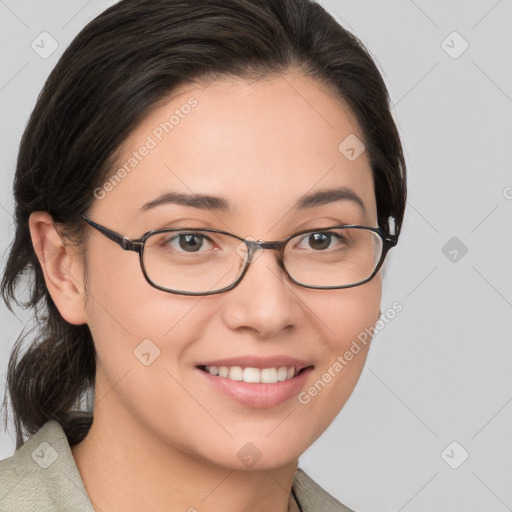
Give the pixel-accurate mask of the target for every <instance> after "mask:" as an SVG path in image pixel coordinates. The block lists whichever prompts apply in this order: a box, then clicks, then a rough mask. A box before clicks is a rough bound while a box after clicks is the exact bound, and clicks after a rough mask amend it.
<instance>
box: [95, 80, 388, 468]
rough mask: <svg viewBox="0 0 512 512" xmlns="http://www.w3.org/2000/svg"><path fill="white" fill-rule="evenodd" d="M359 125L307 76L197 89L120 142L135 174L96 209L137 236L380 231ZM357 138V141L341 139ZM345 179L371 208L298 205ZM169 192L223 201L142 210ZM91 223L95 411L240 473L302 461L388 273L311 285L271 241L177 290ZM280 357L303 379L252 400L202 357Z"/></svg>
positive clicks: (349, 367) (340, 397)
mask: <svg viewBox="0 0 512 512" xmlns="http://www.w3.org/2000/svg"><path fill="white" fill-rule="evenodd" d="M113 115H114V114H113ZM171 116H174V117H171ZM354 135H355V136H358V137H359V138H362V136H361V134H360V130H359V128H358V126H357V124H356V123H355V122H354V120H353V117H352V116H351V114H350V113H349V112H348V109H347V108H346V107H345V106H344V104H343V103H342V102H341V101H339V100H337V99H336V98H335V97H334V96H333V94H332V91H330V90H329V89H327V88H326V87H325V86H324V85H322V84H320V83H318V82H317V81H314V80H313V79H311V78H307V77H304V76H303V75H301V74H296V73H291V72H290V73H287V74H285V75H282V76H280V77H274V78H267V79H264V80H259V81H255V82H250V81H245V80H242V79H239V80H227V79H226V80H217V81H215V82H213V83H211V84H209V85H208V86H205V85H197V84H194V85H188V86H186V87H183V88H182V89H180V91H179V94H176V95H174V96H173V98H172V99H171V100H170V101H168V102H167V103H165V104H161V105H160V106H159V107H158V108H156V109H154V110H153V111H152V112H151V113H150V114H149V115H148V116H147V117H146V118H145V120H144V121H143V122H142V123H141V124H140V125H139V126H138V127H137V128H136V130H135V131H134V132H133V133H132V134H131V136H130V137H129V138H128V139H127V140H126V141H125V144H124V145H123V148H122V153H121V154H120V156H119V159H118V165H117V167H116V168H121V167H123V166H125V172H122V171H121V172H120V173H118V178H119V179H117V180H115V181H112V182H111V183H110V185H108V184H107V185H106V186H105V187H104V188H103V189H102V190H101V191H98V190H97V191H96V197H98V198H100V197H101V199H97V200H96V201H95V202H94V204H93V206H92V208H91V210H90V211H89V212H88V216H89V217H90V218H91V219H93V220H94V221H95V222H98V223H99V224H102V225H104V226H106V227H108V228H110V229H112V230H114V231H117V232H119V233H121V234H122V235H124V236H126V237H127V238H130V239H137V238H139V237H141V236H142V235H143V234H144V233H145V232H147V231H150V230H154V229H161V228H179V227H188V228H190V227H192V228H196V229H199V228H214V229H220V230H224V231H228V232H231V233H234V234H236V235H238V236H241V237H244V238H252V239H255V240H260V239H261V240H266V241H272V240H283V239H285V238H286V237H288V236H289V235H291V234H293V233H296V232H298V231H301V230H305V229H310V228H311V229H313V228H326V227H329V226H334V225H339V224H360V225H366V226H373V227H375V226H377V220H376V219H377V216H376V203H375V194H374V187H373V179H372V173H371V169H370V165H369V162H368V159H367V155H366V153H365V152H364V151H363V152H362V154H360V156H358V157H357V158H355V159H354V156H357V153H358V152H359V151H360V149H361V148H362V147H361V146H358V145H357V144H358V142H357V139H355V138H354ZM349 136H350V137H351V138H350V139H348V141H347V142H346V143H345V145H343V146H342V149H344V151H345V153H343V152H342V151H340V149H339V146H340V143H342V141H344V140H345V139H346V138H347V137H349ZM354 141H356V146H355V147H354V149H355V152H352V151H350V149H349V150H348V151H347V148H346V147H345V146H346V145H347V144H348V145H349V146H350V144H349V143H350V142H352V146H354ZM352 153H355V155H353V154H352ZM346 155H347V156H349V157H350V158H348V157H347V156H346ZM125 164H126V165H125ZM342 187H343V188H345V189H349V190H350V191H352V192H353V193H354V194H357V196H359V198H360V199H361V201H362V203H363V205H364V211H363V209H362V208H361V206H360V205H358V204H357V202H356V201H354V200H351V199H347V198H345V199H336V198H335V197H334V196H333V197H331V198H330V200H328V201H327V202H325V204H324V202H322V201H317V202H316V203H315V202H313V204H311V202H310V204H309V206H308V205H306V207H302V208H298V207H297V206H296V205H297V202H298V201H299V200H300V199H301V198H303V196H304V195H306V194H314V193H315V192H318V191H325V190H328V189H340V188H342ZM163 194H179V195H180V196H181V199H183V196H189V195H206V196H212V197H215V198H219V199H221V200H222V201H223V202H224V203H225V206H226V207H225V208H220V207H219V205H220V201H218V202H217V201H210V202H209V203H205V204H203V205H201V204H194V205H191V204H184V203H185V202H186V201H185V202H184V201H178V202H172V201H169V202H160V203H159V204H157V205H153V206H152V207H145V208H144V205H145V204H146V203H150V202H152V201H154V200H155V199H157V198H159V197H160V196H162V195H163ZM175 197H176V196H175ZM179 203H181V204H179ZM196 203H197V201H196ZM88 229H90V237H89V240H88V242H87V243H88V246H87V268H88V282H87V294H88V297H87V301H86V315H87V323H88V325H89V327H90V329H91V332H92V335H93V338H94V343H95V346H96V350H97V385H96V401H97V403H96V405H95V418H96V419H98V420H99V421H101V417H107V416H109V417H111V418H116V421H118V422H119V423H120V424H122V425H124V426H125V427H126V428H128V429H132V431H135V429H137V431H138V432H144V433H145V434H148V435H149V436H150V437H151V438H152V439H157V440H158V442H160V443H161V445H162V449H163V450H165V449H167V448H168V449H169V450H171V449H173V450H174V449H176V448H178V449H180V450H182V451H185V452H186V453H189V454H192V455H193V456H194V457H198V458H200V459H203V460H208V461H210V462H213V463H215V464H218V465H221V466H224V467H229V468H241V469H243V468H246V467H250V466H252V464H253V463H254V462H255V461H257V465H256V466H255V467H258V468H266V469H268V468H273V467H278V466H281V465H284V464H285V463H288V462H290V461H292V460H296V459H297V458H298V457H299V455H300V454H301V453H302V452H304V451H305V450H306V449H307V448H308V447H309V446H310V445H311V444H312V443H313V441H314V440H315V439H316V438H317V437H318V436H319V435H320V434H321V433H322V432H323V431H324V430H325V429H326V428H327V427H328V425H329V424H330V423H331V422H332V420H333V419H334V418H335V416H336V415H337V414H338V412H339V411H340V409H341V408H342V407H343V405H344V404H345V402H346V400H347V398H348V397H349V396H350V394H351V392H352V390H353V389H354V386H355V385H356V382H357V380H358V377H359V375H360V373H361V371H362V368H363V364H364V361H365V359H366V355H367V350H368V344H366V345H364V344H361V343H360V342H358V346H359V351H357V352H356V350H354V349H352V351H351V353H352V357H351V358H350V356H348V357H346V356H345V354H346V352H347V351H349V352H350V349H351V347H354V345H353V342H354V340H357V336H358V335H359V334H360V333H361V332H363V331H364V330H365V328H368V327H370V326H372V325H374V323H375V321H376V320H377V318H378V315H379V309H380V298H381V285H382V282H381V276H380V273H379V274H378V275H377V276H376V277H375V278H374V279H373V280H371V281H370V282H368V283H366V284H364V285H361V286H357V287H354V288H348V289H338V290H313V289H306V288H302V287H299V286H297V285H295V284H293V283H292V282H290V281H289V280H288V279H287V277H286V276H285V275H284V274H283V272H282V270H281V268H280V266H279V264H278V262H277V258H276V251H274V250H264V251H263V252H261V253H259V254H258V257H257V258H255V260H254V261H253V263H252V264H251V265H250V267H249V269H248V271H247V273H246V275H245V277H244V278H243V280H242V281H241V283H240V284H239V285H238V286H236V287H235V288H234V289H232V290H230V291H228V292H226V293H221V294H217V295H211V296H202V297H194V296H183V295H176V294H171V293H166V292H164V291H160V290H158V289H156V288H154V287H152V286H150V285H149V284H148V282H147V281H146V280H145V278H144V276H143V274H142V272H141V269H140V265H139V259H138V255H137V254H136V253H135V252H130V251H123V250H122V249H121V248H120V247H119V246H118V245H116V244H115V243H113V242H112V241H110V240H108V239H107V238H106V237H105V236H103V235H102V234H100V233H99V232H97V231H96V230H93V229H92V228H88ZM286 357H289V358H295V359H296V360H300V361H301V362H302V363H299V362H296V364H297V365H298V366H300V367H302V366H309V367H310V368H309V370H307V371H306V372H304V373H303V374H301V375H299V376H298V377H295V379H300V381H297V382H299V385H298V386H297V385H296V384H295V382H296V381H293V382H292V383H291V384H290V382H288V381H287V382H286V383H284V382H283V383H280V384H279V383H278V384H266V385H265V386H266V391H261V393H260V395H259V396H258V393H256V396H253V397H252V398H247V396H246V394H245V393H246V390H244V389H240V387H239V388H237V387H236V386H240V382H239V381H234V380H229V379H228V380H226V378H223V380H222V382H223V383H225V384H226V386H217V384H218V383H219V382H220V380H219V379H221V377H214V376H210V375H209V374H207V373H206V372H205V371H204V370H203V369H200V368H198V366H199V365H205V364H208V363H212V362H219V361H221V360H224V359H228V358H229V359H231V361H228V362H229V363H230V364H229V365H228V366H237V364H236V363H237V361H238V360H241V359H242V358H246V360H245V361H241V363H242V364H240V366H242V367H243V366H261V367H264V368H266V367H273V366H277V367H280V366H283V365H284V366H288V364H287V362H286V361H285V360H283V359H282V358H286ZM247 358H255V359H254V362H252V363H251V361H250V360H249V361H248V360H247ZM259 358H266V359H268V360H267V361H263V360H260V359H259ZM277 358H281V361H277ZM274 359H276V361H275V362H276V364H272V363H273V362H274V361H273V360H274ZM349 359H350V360H349ZM248 362H249V363H251V364H247V363H248ZM336 363H338V364H336ZM340 366H341V368H340ZM311 367H312V368H311ZM271 373H272V371H270V372H269V374H271ZM292 380H293V379H292ZM315 383H316V387H315ZM242 386H244V385H243V384H242ZM247 386H253V388H251V389H252V390H254V389H256V387H258V386H260V387H262V385H259V384H254V383H252V384H245V387H246V388H247ZM254 386H256V387H254ZM272 386H275V387H274V388H272ZM277 386H280V387H283V388H284V387H288V388H289V393H288V395H280V392H276V390H278V387H277ZM222 389H225V390H224V391H223V390H222ZM311 389H313V390H312V391H311ZM230 390H231V391H230ZM275 395H277V396H275ZM95 421H96V420H95ZM110 421H111V420H110ZM249 443H250V444H249ZM166 447H167V448H166ZM247 457H248V458H247ZM251 457H252V458H251ZM258 459H259V460H258Z"/></svg>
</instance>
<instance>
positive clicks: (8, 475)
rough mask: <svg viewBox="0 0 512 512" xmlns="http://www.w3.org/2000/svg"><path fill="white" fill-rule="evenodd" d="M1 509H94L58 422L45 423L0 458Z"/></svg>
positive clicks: (81, 511) (40, 511)
mask: <svg viewBox="0 0 512 512" xmlns="http://www.w3.org/2000/svg"><path fill="white" fill-rule="evenodd" d="M0 482H2V485H1V486H0V489H1V490H0V511H1V512H14V511H20V510H23V511H24V512H36V511H37V512H60V511H64V510H73V511H76V512H94V509H93V508H92V505H91V503H90V501H89V498H88V496H87V493H86V491H85V487H84V485H83V482H82V479H81V477H80V473H79V472H78V468H77V466H76V464H75V460H74V458H73V455H72V453H71V449H70V446H69V443H68V440H67V438H66V435H65V433H64V430H63V429H62V427H61V425H60V424H59V423H58V422H56V421H54V420H50V421H48V422H47V423H45V424H44V425H43V426H42V427H41V428H40V429H39V430H38V431H37V432H36V433H35V434H34V435H33V436H32V437H31V438H30V439H29V440H28V441H27V442H26V443H25V444H24V445H23V446H21V447H20V448H18V449H17V450H16V451H15V452H14V454H13V455H12V456H11V457H8V458H7V459H4V460H2V461H0Z"/></svg>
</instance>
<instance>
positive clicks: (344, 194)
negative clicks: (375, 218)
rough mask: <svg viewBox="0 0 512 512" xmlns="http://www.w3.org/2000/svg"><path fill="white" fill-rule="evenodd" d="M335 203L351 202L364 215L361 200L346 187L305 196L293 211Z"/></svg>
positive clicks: (318, 191) (319, 191) (364, 210)
mask: <svg viewBox="0 0 512 512" xmlns="http://www.w3.org/2000/svg"><path fill="white" fill-rule="evenodd" d="M336 201H352V202H353V203H355V204H357V205H358V206H359V207H360V208H361V210H362V212H363V213H366V208H365V206H364V203H363V200H362V199H361V198H360V197H359V196H358V195H357V194H356V193H355V192H354V191H353V190H352V189H350V188H347V187H341V188H329V189H324V190H317V191H315V192H312V193H309V194H305V195H303V196H302V197H301V198H300V199H299V200H298V201H297V203H296V204H295V209H297V210H302V209H305V208H314V207H315V206H323V205H325V204H329V203H334V202H336Z"/></svg>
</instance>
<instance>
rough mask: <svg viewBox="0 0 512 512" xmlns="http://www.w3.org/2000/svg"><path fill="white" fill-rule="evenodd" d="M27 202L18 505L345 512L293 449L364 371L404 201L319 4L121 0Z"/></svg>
mask: <svg viewBox="0 0 512 512" xmlns="http://www.w3.org/2000/svg"><path fill="white" fill-rule="evenodd" d="M14 196H15V201H16V222H17V227H16V229H17V230H16V235H15V240H14V242H13V245H12V247H11V251H10V255H9V258H8V261H7V265H6V268H5V273H4V276H3V282H2V291H3V295H4V298H5V300H6V302H7V303H8V304H12V303H13V302H15V301H16V294H17V292H18V290H19V289H20V288H21V284H20V282H19V278H20V276H21V274H22V273H23V272H29V273H30V275H32V277H33V280H32V282H31V286H32V288H31V296H30V301H29V303H28V304H27V306H28V307H30V308H32V309H33V310H34V313H35V315H36V319H37V329H36V330H35V333H34V337H33V340H31V344H30V346H29V348H28V350H27V351H26V352H24V353H23V354H22V353H21V352H20V348H21V342H22V341H23V340H18V343H17V344H16V346H15V348H14V350H13V353H12V355H11V359H10V363H9V372H8V390H9V394H10V400H11V404H12V409H13V413H14V421H15V425H16V429H17V450H16V452H15V454H14V455H13V456H12V457H10V458H8V459H6V460H4V461H2V462H1V463H0V471H1V472H0V475H1V478H2V488H3V489H5V490H6V491H3V494H2V495H1V498H0V500H1V501H0V504H1V505H2V507H3V508H2V510H6V511H10V510H84V511H85V510H87V511H89V512H91V511H93V510H97V511H100V510H101V511H107V510H108V511H109V512H110V511H116V510H123V511H129V510H168V511H169V510H170V511H178V510H189V511H192V510H198V511H201V512H202V511H210V510H211V511H213V510H224V511H238V512H240V511H254V510H272V511H276V512H281V511H285V510H302V511H313V510H315V511H319V510H325V511H334V510H349V509H348V508H347V507H345V506H343V505H342V504H341V503H339V502H338V501H337V500H335V499H334V498H333V497H332V496H330V495H329V494H328V493H326V492H325V491H323V490H322V489H321V488H320V487H319V486H318V485H317V484H316V483H315V482H314V481H313V480H312V479H311V478H309V477H308V476H307V475H306V474H305V473H304V472H303V471H302V470H301V469H300V468H298V458H299V456H300V455H301V454H302V453H303V452H304V451H305V450H306V449H307V448H308V447H309V446H310V445H311V444H312V443H313V442H314V441H315V440H316V439H317V438H318V437H319V436H320V435H321V434H322V432H323V431H324V430H325V429H326V428H327V427H328V426H329V424H330V423H331V422H332V421H333V419H334V418H335V417H336V415H337V414H338V413H339V411H340V410H341V408H342V407H343V405H344V404H345V402H346V401H347V399H348V397H349V396H350V394H351V393H352V391H353V389H354V387H355V385H356V383H357V380H358V378H359V375H360V373H361V371H362V368H363V365H364V362H365V359H366V356H367V353H368V349H369V342H365V343H364V344H360V346H359V347H358V348H359V350H358V351H357V352H356V351H353V355H352V357H350V358H345V357H343V355H344V354H346V353H347V352H350V349H351V347H353V346H354V341H355V340H357V339H358V335H359V334H360V333H361V332H367V331H368V329H369V328H371V327H372V326H373V325H374V324H375V322H376V321H377V319H378V317H379V312H380V299H381V292H382V272H381V267H382V264H383V262H384V260H385V257H386V253H387V251H388V250H389V249H390V248H392V247H393V246H394V245H395V244H396V242H397V240H398V235H399V233H400V227H401V224H402V219H403V214H404V208H405V198H406V186H405V164H404V159H403V154H402V149H401V145H400V140H399V137H398V134H397V130H396V127H395V124H394V122H393V120H392V117H391V115H390V111H389V104H388V96H387V91H386V88H385V85H384V83H383V81H382V78H381V76H380V74H379V72H378V70H377V68H376V66H375V65H374V63H373V62H372V60H371V58H370V57H369V55H368V54H367V52H366V51H365V49H364V48H363V46H362V45H361V43H360V42H359V41H358V40H357V39H356V38H355V37H354V36H353V35H351V34H350V33H348V32H347V31H346V30H344V29H343V28H342V27H340V26H339V25H338V24H337V23H336V21H335V20H334V19H333V18H332V17H331V16H330V15H329V14H328V13H326V12H325V10H324V9H323V8H322V7H320V6H319V5H317V4H315V3H312V2H310V1H308V0H293V1H290V0H286V1H284V0H280V1H278V0H257V1H250V2H249V1H246V0H213V1H203V0H202V1H197V0H196V1H192V0H189V1H180V2H178V1H173V0H161V1H155V0H151V1H150V0H147V1H140V0H123V1H121V2H120V3H118V4H117V5H115V6H113V7H111V8H110V9H108V10H107V11H105V12H104V13H103V14H101V15H100V16H99V17H97V18H96V19H95V20H93V21H92V22H91V23H90V24H89V25H88V26H86V27H85V28H84V29H83V30H82V32H81V33H80V34H79V35H78V36H77V37H76V38H75V40H74V41H73V42H72V44H71V45H70V46H69V48H68V49H67V50H66V51H65V52H64V54H63V56H62V57H61V59H60V61H59V62H58V64H57V66H56V67H55V69H54V70H53V72H52V73H51V75H50V77H49V78H48V80H47V82H46V84H45V86H44V89H43V91H42V94H41V95H40V97H39V99H38V102H37V105H36V107H35V109H34V111H33V113H32V116H31V118H30V121H29V123H28V125H27V127H26V130H25V134H24V136H23V140H22V142H21V146H20V151H19V158H18V164H17V170H16V178H15V184H14ZM347 226H348V227H347ZM365 330H366V331H365ZM89 391H92V394H90V393H89ZM91 397H93V398H94V404H93V407H90V408H89V407H87V405H84V403H83V402H84V401H87V399H88V398H91ZM91 399H92V398H91ZM91 409H92V410H91ZM92 413H94V414H92ZM93 417H94V421H93ZM24 436H31V437H30V440H29V441H28V442H26V444H24V445H23V442H24V440H25V439H24ZM22 445H23V446H22ZM0 508H1V507H0Z"/></svg>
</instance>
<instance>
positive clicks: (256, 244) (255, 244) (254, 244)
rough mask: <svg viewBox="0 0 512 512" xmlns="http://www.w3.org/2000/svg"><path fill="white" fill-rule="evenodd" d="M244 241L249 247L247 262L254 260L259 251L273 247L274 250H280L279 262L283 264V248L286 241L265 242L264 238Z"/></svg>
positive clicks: (278, 254)
mask: <svg viewBox="0 0 512 512" xmlns="http://www.w3.org/2000/svg"><path fill="white" fill-rule="evenodd" d="M244 242H245V244H246V245H247V247H248V249H249V255H248V258H247V263H252V262H253V258H254V255H255V254H256V253H257V252H258V251H262V250H263V249H272V250H274V251H278V253H277V258H278V260H279V263H280V264H282V254H283V248H284V245H285V244H286V242H279V241H275V242H264V241H263V240H244Z"/></svg>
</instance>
